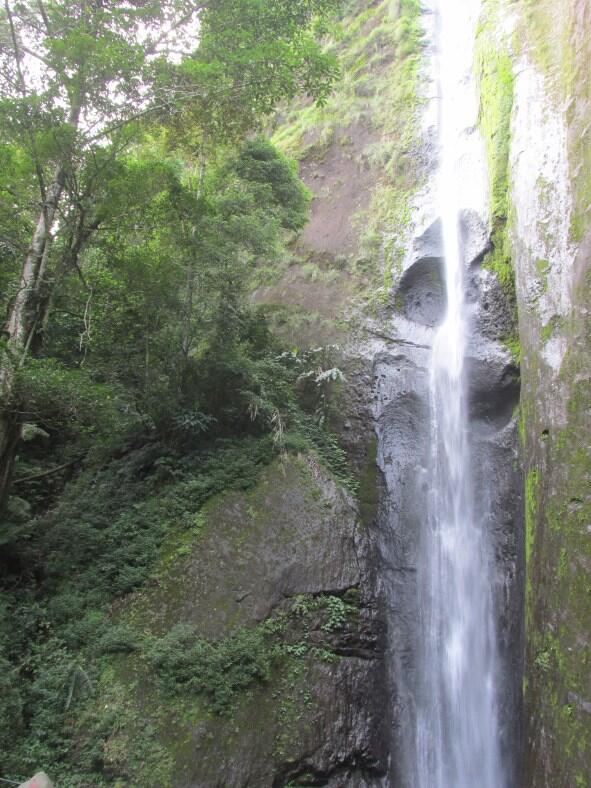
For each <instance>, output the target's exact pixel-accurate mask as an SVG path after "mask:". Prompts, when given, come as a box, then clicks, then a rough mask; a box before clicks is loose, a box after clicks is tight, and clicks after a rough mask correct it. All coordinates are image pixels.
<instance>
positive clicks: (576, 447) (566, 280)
mask: <svg viewBox="0 0 591 788" xmlns="http://www.w3.org/2000/svg"><path fill="white" fill-rule="evenodd" d="M550 8H551V10H552V20H553V22H552V25H551V26H549V27H548V28H547V31H548V32H547V37H545V39H544V45H545V46H546V47H547V51H548V52H551V53H552V55H553V57H555V58H556V62H557V63H562V62H565V63H568V64H569V65H568V69H569V71H568V73H569V75H570V79H569V82H568V94H567V95H566V96H561V98H560V99H559V100H557V94H556V93H555V89H554V86H553V85H552V81H551V79H549V78H548V76H549V75H548V74H544V73H541V72H540V70H539V62H538V61H537V60H536V61H535V62H533V59H532V60H529V59H528V58H527V57H525V56H524V57H523V58H522V59H521V60H520V61H519V62H518V63H517V64H516V66H517V68H516V81H515V99H514V104H513V116H512V128H511V153H510V172H511V175H512V178H511V203H512V206H513V218H514V221H513V223H512V227H511V243H512V252H513V261H514V267H515V276H516V289H517V298H518V307H519V332H520V338H521V352H522V357H523V362H522V368H523V391H522V404H521V407H522V414H523V416H522V418H523V426H524V439H525V440H524V444H525V447H524V454H525V464H526V471H527V484H526V497H527V545H528V566H527V598H526V606H527V617H526V627H527V631H526V655H525V661H526V665H525V675H526V691H525V714H524V722H525V757H524V774H523V775H522V779H521V782H520V785H523V786H524V788H553V787H554V786H567V785H568V786H571V785H573V786H579V785H580V786H588V785H589V784H590V782H589V775H590V774H591V713H590V710H591V671H590V670H589V665H590V663H591V635H590V631H589V622H590V621H591V595H590V594H589V588H590V587H591V527H590V524H591V470H590V469H591V459H590V446H591V419H590V417H589V414H590V413H591V372H590V370H591V336H590V333H589V325H590V312H589V305H590V303H591V227H590V223H589V212H588V205H589V198H588V192H585V193H584V194H581V192H580V191H579V189H580V183H581V179H582V178H586V179H587V180H586V182H587V183H588V173H589V166H588V161H589V159H588V154H589V145H588V138H586V137H585V134H586V133H587V131H583V133H581V130H582V129H586V130H588V129H589V123H590V121H591V105H590V103H589V99H588V96H589V93H588V89H587V88H588V81H587V73H588V63H589V57H590V54H591V7H590V5H589V3H588V2H586V0H585V2H564V1H563V0H556V2H554V3H552V4H548V3H546V4H544V3H539V4H536V6H535V11H534V13H533V15H532V16H531V17H528V23H527V26H530V25H531V27H530V28H529V29H530V32H531V33H532V36H531V43H533V44H534V46H535V32H534V31H535V24H536V23H539V20H540V19H543V18H544V14H547V13H548V10H549V9H550ZM527 26H526V29H527ZM525 51H526V52H527V51H528V48H527V47H526V49H525ZM551 68H552V67H551ZM582 140H586V142H584V143H583V142H582Z"/></svg>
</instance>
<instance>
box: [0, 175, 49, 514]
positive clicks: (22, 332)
mask: <svg viewBox="0 0 591 788" xmlns="http://www.w3.org/2000/svg"><path fill="white" fill-rule="evenodd" d="M64 182H65V170H64V168H63V167H60V168H58V170H57V172H56V174H55V178H54V181H53V183H52V184H51V186H50V187H49V188H48V190H47V194H46V201H45V204H44V206H43V209H42V211H41V213H40V215H39V218H38V220H37V225H36V227H35V232H34V233H33V239H32V241H31V246H30V249H29V251H28V253H27V257H26V259H25V262H24V264H23V268H22V271H21V278H20V282H19V288H18V291H17V293H16V296H15V298H14V301H13V303H12V306H11V308H10V311H9V314H8V319H7V321H6V324H5V326H4V334H5V338H6V340H7V350H6V351H5V353H4V358H3V359H2V360H1V364H0V512H1V511H2V510H3V509H4V506H5V504H6V499H7V496H8V489H9V485H10V479H11V476H12V467H13V465H14V458H15V454H16V449H17V446H18V442H19V440H20V436H21V428H22V424H21V420H20V418H19V417H17V416H16V415H15V413H14V410H13V408H12V407H11V406H12V405H13V404H14V403H13V402H12V400H13V398H14V385H15V375H16V370H17V369H18V367H19V366H21V365H22V363H23V362H24V359H25V356H26V354H27V351H28V349H29V347H30V345H31V342H32V339H33V335H34V332H35V330H36V328H37V325H38V320H39V300H40V298H41V290H42V286H43V275H44V273H45V266H46V263H47V255H48V253H49V244H50V241H51V228H52V225H53V223H54V221H55V219H56V214H57V209H58V206H59V202H60V199H61V196H62V192H63V189H64Z"/></svg>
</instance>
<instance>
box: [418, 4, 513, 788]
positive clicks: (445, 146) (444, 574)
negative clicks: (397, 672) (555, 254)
mask: <svg viewBox="0 0 591 788" xmlns="http://www.w3.org/2000/svg"><path fill="white" fill-rule="evenodd" d="M478 13H479V0H442V2H441V9H440V12H439V24H438V27H439V31H438V32H439V36H438V39H439V43H438V52H439V62H438V79H439V105H440V120H439V143H440V148H439V150H440V160H439V168H438V186H437V188H438V192H437V201H438V207H437V210H438V214H439V216H440V217H441V225H442V233H443V249H444V258H445V265H444V278H445V283H446V291H447V311H446V315H445V317H444V320H443V322H442V324H441V325H440V327H439V328H438V330H437V333H436V336H435V340H434V344H433V351H432V356H431V363H430V370H429V371H430V406H431V435H432V444H431V445H432V455H431V461H430V469H429V484H428V487H429V511H428V518H427V522H426V523H425V524H424V527H423V532H422V533H421V535H420V546H419V560H418V589H419V590H418V593H419V601H420V611H421V614H420V615H421V620H420V634H419V672H420V678H419V681H418V688H417V690H416V695H417V697H416V698H415V704H416V731H415V743H416V758H415V769H416V775H415V779H414V781H413V784H414V785H416V786H418V788H505V785H506V780H505V778H504V777H503V769H502V765H501V757H500V746H499V723H498V711H497V705H498V703H497V691H498V687H497V683H498V677H499V674H500V668H499V664H498V663H499V657H498V654H497V645H496V631H495V629H496V627H495V615H494V605H493V583H494V572H495V565H494V551H493V547H492V541H491V539H490V537H489V534H487V532H486V529H485V528H484V527H483V524H482V519H483V518H482V517H481V516H479V517H477V516H476V515H475V512H476V510H477V507H475V495H477V491H475V490H474V488H473V483H472V475H471V458H470V446H469V440H468V413H467V394H466V381H465V374H464V372H465V363H464V362H465V356H466V349H467V345H468V338H469V321H468V318H467V314H466V313H467V307H466V304H465V296H464V292H465V287H464V267H465V261H464V259H463V251H462V238H461V232H460V217H461V211H462V209H463V208H464V207H465V204H464V203H463V201H462V200H463V196H462V195H464V194H465V193H466V190H467V189H469V185H468V184H469V180H470V177H471V176H470V171H466V160H465V159H464V158H463V151H464V140H465V139H466V138H467V137H468V136H469V135H470V134H473V132H474V125H475V117H474V112H475V103H476V102H475V96H474V85H473V79H472V76H471V69H472V59H473V49H472V42H473V41H474V35H475V28H476V21H477V17H478Z"/></svg>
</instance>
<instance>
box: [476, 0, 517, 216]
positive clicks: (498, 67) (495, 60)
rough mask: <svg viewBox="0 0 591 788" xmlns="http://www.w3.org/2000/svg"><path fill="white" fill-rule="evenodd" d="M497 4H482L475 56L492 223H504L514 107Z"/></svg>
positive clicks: (509, 65) (493, 1) (490, 0)
mask: <svg viewBox="0 0 591 788" xmlns="http://www.w3.org/2000/svg"><path fill="white" fill-rule="evenodd" d="M499 7H500V6H499V2H498V0H487V2H485V4H484V7H483V11H482V16H481V19H480V24H479V29H478V33H477V44H476V52H475V67H476V76H477V79H478V85H479V94H480V110H479V125H480V128H481V130H482V133H483V136H484V140H485V144H486V150H487V154H488V171H489V178H490V195H491V212H492V216H493V221H495V220H501V221H506V218H507V215H508V204H507V195H508V187H509V166H508V165H509V147H510V142H511V134H510V127H511V109H512V107H513V92H514V76H513V63H512V59H511V55H510V53H509V49H508V44H507V42H506V41H504V40H503V37H502V36H501V35H500V34H499V33H498V32H497V23H498V14H499Z"/></svg>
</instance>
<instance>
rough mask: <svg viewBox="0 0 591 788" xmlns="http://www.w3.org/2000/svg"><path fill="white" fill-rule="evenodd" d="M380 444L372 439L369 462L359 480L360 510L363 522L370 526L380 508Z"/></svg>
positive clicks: (368, 455)
mask: <svg viewBox="0 0 591 788" xmlns="http://www.w3.org/2000/svg"><path fill="white" fill-rule="evenodd" d="M377 454H378V443H377V440H376V438H375V437H372V438H371V440H370V443H369V447H368V452H367V460H366V462H365V465H364V467H363V470H362V472H361V477H360V480H359V508H360V514H361V520H362V521H363V522H364V523H365V524H366V525H370V524H371V523H372V521H373V519H374V517H375V516H376V513H377V508H378V500H379V498H378V466H377Z"/></svg>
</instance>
